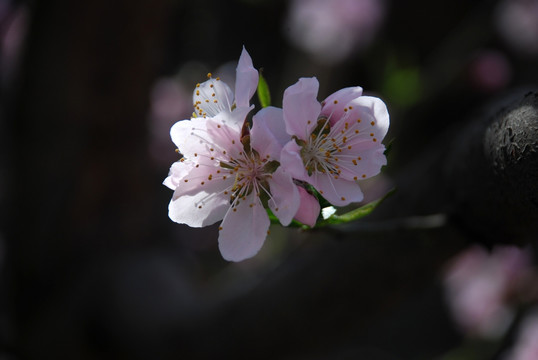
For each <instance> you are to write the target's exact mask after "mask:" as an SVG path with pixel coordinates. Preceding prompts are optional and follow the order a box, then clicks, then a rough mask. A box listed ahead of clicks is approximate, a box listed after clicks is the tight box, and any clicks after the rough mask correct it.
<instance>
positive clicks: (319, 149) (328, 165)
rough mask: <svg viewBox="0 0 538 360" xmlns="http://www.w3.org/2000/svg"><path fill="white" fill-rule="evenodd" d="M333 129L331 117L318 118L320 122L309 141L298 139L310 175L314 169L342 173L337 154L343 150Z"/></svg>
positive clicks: (322, 171)
mask: <svg viewBox="0 0 538 360" xmlns="http://www.w3.org/2000/svg"><path fill="white" fill-rule="evenodd" d="M331 135H332V131H331V127H330V125H329V119H328V118H327V117H325V116H320V117H319V118H318V124H317V126H316V128H315V129H314V131H312V133H311V134H310V136H309V138H308V139H307V141H304V140H300V139H296V141H297V143H298V145H299V146H301V158H302V160H303V164H304V166H305V169H306V171H307V172H308V175H309V176H311V175H312V173H313V172H314V171H318V172H321V173H323V174H325V173H327V172H328V173H330V174H340V172H341V170H340V169H339V165H338V164H337V162H338V157H337V154H338V153H339V152H342V150H341V148H340V146H339V142H338V141H337V140H336V139H335V138H334V137H331Z"/></svg>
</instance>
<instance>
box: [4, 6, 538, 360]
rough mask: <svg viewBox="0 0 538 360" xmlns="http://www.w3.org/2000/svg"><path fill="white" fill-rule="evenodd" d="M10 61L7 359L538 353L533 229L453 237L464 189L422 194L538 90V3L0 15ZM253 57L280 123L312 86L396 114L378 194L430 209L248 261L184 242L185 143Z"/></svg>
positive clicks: (93, 9) (287, 236)
mask: <svg viewBox="0 0 538 360" xmlns="http://www.w3.org/2000/svg"><path fill="white" fill-rule="evenodd" d="M0 41H1V49H0V75H1V78H0V81H1V88H0V91H1V93H0V94H1V95H0V145H1V151H0V200H1V202H0V204H1V208H0V211H1V212H0V214H1V216H0V359H1V360H4V359H6V360H7V359H9V360H11V359H48V358H54V359H63V358H66V359H178V358H192V359H197V358H208V359H215V358H245V359H246V358H248V359H261V358H268V359H281V358H282V359H341V358H348V359H374V360H375V359H445V360H449V359H463V360H466V359H490V358H499V359H501V358H505V359H523V357H517V356H522V355H518V354H519V353H518V351H520V352H522V351H530V350H518V348H520V347H521V348H525V346H524V345H525V343H524V342H521V341H520V340H518V339H519V334H520V333H523V332H524V331H526V330H524V329H527V328H530V329H531V330H529V331H530V333H531V334H533V335H532V336H534V337H532V336H531V338H532V339H534V346H536V344H537V343H538V330H536V326H534V325H533V324H537V323H538V321H537V320H535V318H532V317H531V315H532V311H534V307H533V306H534V303H535V302H536V291H535V290H534V289H535V288H536V274H535V269H534V262H533V260H532V257H533V255H532V253H533V250H532V245H533V244H532V242H529V241H528V239H529V238H534V239H536V237H534V236H535V235H536V233H535V232H531V233H529V232H527V235H528V236H527V237H525V239H526V240H525V241H515V240H517V239H515V240H514V241H512V239H511V238H506V239H505V240H506V241H504V244H502V245H499V244H497V243H496V242H495V241H494V242H491V241H487V239H485V240H484V238H485V237H487V235H484V234H482V236H481V235H480V234H478V235H477V233H476V232H473V231H468V229H467V227H465V226H463V227H462V226H459V225H457V224H453V223H451V222H450V220H447V216H446V213H445V212H444V210H445V208H444V206H441V205H440V201H441V200H439V201H438V200H437V199H438V197H439V198H442V199H443V201H444V200H445V199H446V198H447V197H450V196H449V194H445V193H444V191H445V190H444V189H445V188H446V186H445V185H443V184H439V191H438V193H440V195H439V194H437V195H436V194H435V193H436V192H435V190H434V191H433V192H427V191H426V190H424V189H429V190H428V191H431V189H435V188H436V186H437V183H436V181H437V180H436V179H437V178H436V177H435V176H434V175H432V176H431V177H430V176H429V171H430V170H429V168H428V166H432V164H437V165H438V166H440V165H442V164H438V163H436V162H435V161H433V162H432V161H431V160H428V159H429V157H428V154H445V153H450V152H451V149H450V148H448V145H446V144H448V142H447V141H444V142H443V141H439V140H438V139H439V138H443V139H445V140H446V134H447V133H449V131H452V132H450V134H453V135H454V136H457V135H458V134H461V133H465V132H466V130H465V129H467V126H468V125H469V124H470V123H471V122H472V121H473V119H475V118H480V117H481V116H483V115H476V114H481V112H480V111H479V110H480V109H483V108H484V107H486V108H488V107H489V106H494V105H491V104H497V103H498V102H500V100H499V99H504V98H505V94H507V93H513V92H518V91H519V92H521V91H523V92H524V91H526V89H533V88H535V87H534V86H535V85H536V84H537V83H538V66H537V65H538V1H536V0H498V1H477V2H471V1H464V0H450V1H448V0H441V1H422V0H417V1H394V0H393V1H390V0H384V1H383V0H334V1H328V0H325V1H324V0H290V1H274V0H232V1H216V0H214V1H213V0H197V1H194V0H192V1H180V0H153V1H151V2H150V1H123V0H117V1H105V0H94V1H67V0H65V1H61V0H57V1H55V0H52V1H39V0H36V1H16V0H0ZM242 46H245V47H246V49H247V50H248V51H249V53H250V55H251V56H252V58H253V61H254V66H255V67H256V68H257V69H260V70H261V71H262V73H263V75H264V77H265V78H266V79H267V82H268V84H269V87H270V89H271V94H272V101H273V105H275V106H280V105H281V100H282V99H281V97H282V94H283V91H284V89H285V88H286V87H288V86H290V85H292V84H293V83H295V82H296V81H297V79H298V78H299V77H302V76H316V77H317V78H318V79H319V80H320V92H319V98H318V99H319V100H322V99H323V98H325V97H326V96H328V95H330V94H331V93H332V92H334V91H336V90H338V89H340V88H343V87H346V86H356V85H360V86H362V87H363V88H364V89H365V92H366V93H367V94H370V95H374V96H378V97H381V98H382V99H383V100H384V101H385V102H386V104H387V106H388V109H389V112H390V114H391V129H390V131H389V134H388V135H387V137H386V139H385V144H388V143H389V142H391V141H392V144H393V145H392V147H391V151H390V154H389V155H388V166H387V167H386V168H384V170H383V173H382V174H380V175H379V176H378V177H376V178H375V179H373V181H369V182H367V183H365V184H364V189H365V193H366V198H367V199H368V200H374V199H376V198H378V197H380V196H382V195H383V194H384V193H386V192H387V191H388V190H389V189H391V188H392V187H394V186H396V187H397V188H402V189H406V186H407V187H409V188H412V189H415V192H413V196H416V197H417V198H416V199H413V198H411V200H409V199H408V200H407V201H405V202H404V201H400V200H398V199H400V198H396V199H395V200H393V201H392V202H391V203H387V204H382V205H381V206H380V208H379V209H378V211H379V215H378V216H377V217H375V216H374V217H373V219H374V220H367V219H366V220H365V221H364V224H363V225H361V224H362V223H360V224H358V225H357V226H355V227H353V226H351V227H346V228H343V229H330V230H328V231H310V232H308V231H306V232H305V231H299V230H295V229H282V228H280V227H275V228H274V229H272V230H271V231H272V236H271V237H269V238H268V240H267V241H266V243H265V245H264V248H263V249H262V251H261V252H260V254H258V255H257V256H256V257H254V258H253V259H249V260H247V261H244V262H242V263H228V262H226V261H225V260H223V259H222V258H221V256H220V254H219V252H218V248H217V230H216V228H215V227H214V226H212V227H208V228H203V229H191V228H188V227H186V226H183V225H179V224H175V223H173V222H172V221H171V220H170V219H169V218H168V215H167V206H168V202H169V200H170V198H171V196H172V192H171V191H170V190H169V189H167V188H166V187H165V186H163V185H162V181H163V180H164V178H165V177H166V176H167V174H168V169H169V167H170V165H171V164H172V163H173V162H174V161H176V160H177V159H178V155H177V154H176V153H175V152H174V149H175V146H174V145H173V143H172V142H171V140H170V138H169V129H170V127H171V126H172V124H173V123H174V122H176V121H178V120H181V119H187V118H189V117H190V114H191V113H192V90H193V88H194V85H195V84H196V83H197V82H201V81H204V80H205V76H206V74H207V73H208V72H212V73H213V74H216V75H217V76H221V77H222V78H223V79H224V80H225V81H227V82H230V83H233V81H234V77H235V66H236V61H237V59H238V58H239V55H240V53H241V49H242ZM231 85H233V84H231ZM254 102H255V103H256V105H257V108H258V109H259V105H258V104H257V102H256V99H254ZM449 137H450V138H451V139H452V140H454V138H453V137H452V135H450V136H449ZM462 141H463V140H462ZM444 146H447V147H446V148H444ZM464 155H465V154H464ZM443 156H444V155H443ZM421 159H425V160H421ZM460 161H461V162H462V163H465V156H462V158H461V159H460ZM432 169H433V168H432ZM435 169H437V168H435ZM435 169H433V170H431V171H432V174H433V173H434V172H435V173H437V172H436V171H437V170H435ZM416 174H422V175H423V176H421V177H418V176H416ZM470 176H472V175H470ZM402 179H404V180H402ZM401 182H403V183H404V185H401V186H400V183H401ZM409 182H412V184H411V185H409ZM421 191H422V192H421ZM415 200H416V202H415ZM424 203H426V204H427V205H425V206H424V205H423V204H424ZM537 206H538V205H537ZM394 209H396V210H394ZM400 210H401V211H400ZM461 211H464V210H461ZM533 211H535V212H536V208H534V209H533ZM393 214H398V221H394V220H393V217H392V216H393ZM513 243H517V245H518V246H517V247H516V246H514V245H513ZM529 314H530V315H529ZM529 318H530V319H531V320H528V319H529ZM525 324H527V325H525ZM528 324H530V325H528ZM533 326H534V328H533ZM522 329H523V330H522ZM532 329H534V330H532ZM533 331H534V332H533ZM531 343H532V342H531ZM521 344H523V345H521ZM525 349H526V348H525ZM534 350H535V351H536V348H534ZM525 359H538V355H537V356H536V357H529V358H525Z"/></svg>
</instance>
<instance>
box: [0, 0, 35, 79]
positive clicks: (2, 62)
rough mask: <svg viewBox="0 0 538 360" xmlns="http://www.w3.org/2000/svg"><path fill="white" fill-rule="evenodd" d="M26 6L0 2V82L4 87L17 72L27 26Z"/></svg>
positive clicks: (27, 14)
mask: <svg viewBox="0 0 538 360" xmlns="http://www.w3.org/2000/svg"><path fill="white" fill-rule="evenodd" d="M29 20H30V19H29V13H28V9H27V8H26V6H15V5H13V4H10V2H9V1H1V0H0V82H1V84H2V85H3V86H6V85H7V84H8V83H9V82H10V81H12V78H13V77H14V76H15V74H16V72H17V71H18V67H19V63H20V59H21V55H22V52H23V45H24V39H25V37H26V32H27V29H28V24H29Z"/></svg>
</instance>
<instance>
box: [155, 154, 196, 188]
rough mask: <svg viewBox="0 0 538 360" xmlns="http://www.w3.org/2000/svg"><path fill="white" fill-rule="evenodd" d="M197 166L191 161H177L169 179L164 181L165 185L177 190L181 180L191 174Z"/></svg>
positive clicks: (169, 174)
mask: <svg viewBox="0 0 538 360" xmlns="http://www.w3.org/2000/svg"><path fill="white" fill-rule="evenodd" d="M194 166H195V164H193V163H192V162H191V161H188V160H183V161H176V162H175V163H173V164H172V166H171V167H170V171H169V173H168V177H167V178H166V179H164V181H163V185H165V186H166V187H168V188H169V189H171V190H175V189H176V188H177V187H178V185H179V184H180V182H181V180H182V179H183V178H184V177H185V176H187V175H188V174H189V171H190V170H191V169H192V168H193V167H194Z"/></svg>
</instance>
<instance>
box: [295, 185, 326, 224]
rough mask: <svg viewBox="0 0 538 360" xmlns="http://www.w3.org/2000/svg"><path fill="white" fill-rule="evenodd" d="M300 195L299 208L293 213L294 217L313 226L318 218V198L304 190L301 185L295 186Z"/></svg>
mask: <svg viewBox="0 0 538 360" xmlns="http://www.w3.org/2000/svg"><path fill="white" fill-rule="evenodd" d="M297 188H298V189H299V195H300V197H301V204H300V206H299V210H297V213H296V214H295V219H296V220H297V221H299V222H301V223H303V224H306V225H308V226H310V227H314V226H315V225H316V222H317V220H318V216H319V211H320V206H319V202H318V200H317V199H316V198H315V197H314V196H313V195H312V194H310V193H309V192H308V191H306V190H305V189H304V188H303V187H302V186H298V187H297Z"/></svg>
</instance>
